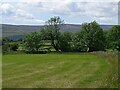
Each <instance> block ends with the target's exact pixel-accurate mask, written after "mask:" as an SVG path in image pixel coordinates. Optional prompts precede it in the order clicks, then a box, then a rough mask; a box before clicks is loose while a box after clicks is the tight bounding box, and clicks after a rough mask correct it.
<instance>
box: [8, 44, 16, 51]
mask: <svg viewBox="0 0 120 90" xmlns="http://www.w3.org/2000/svg"><path fill="white" fill-rule="evenodd" d="M9 47H10V50H11V51H17V49H18V44H17V43H11V44H9Z"/></svg>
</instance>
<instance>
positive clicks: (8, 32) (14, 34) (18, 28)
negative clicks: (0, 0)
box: [0, 24, 113, 39]
mask: <svg viewBox="0 0 120 90" xmlns="http://www.w3.org/2000/svg"><path fill="white" fill-rule="evenodd" d="M1 25H2V35H3V37H8V36H9V37H10V38H11V39H13V38H14V39H19V38H21V37H23V36H24V35H26V34H28V33H30V32H35V31H40V29H41V28H43V27H44V26H42V25H40V26H34V25H9V24H0V26H1ZM100 26H101V28H103V29H104V30H109V29H110V28H111V27H112V26H113V25H100ZM80 29H81V25H75V24H65V25H60V31H61V32H65V31H69V32H76V31H80Z"/></svg>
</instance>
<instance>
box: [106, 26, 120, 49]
mask: <svg viewBox="0 0 120 90" xmlns="http://www.w3.org/2000/svg"><path fill="white" fill-rule="evenodd" d="M107 41H108V48H111V49H113V50H114V49H117V50H119V51H120V26H113V27H112V28H111V29H110V30H109V32H108V34H107Z"/></svg>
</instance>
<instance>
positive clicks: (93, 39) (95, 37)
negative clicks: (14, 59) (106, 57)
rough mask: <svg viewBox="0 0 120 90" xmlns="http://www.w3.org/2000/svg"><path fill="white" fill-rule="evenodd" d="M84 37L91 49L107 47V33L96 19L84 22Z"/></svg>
mask: <svg viewBox="0 0 120 90" xmlns="http://www.w3.org/2000/svg"><path fill="white" fill-rule="evenodd" d="M81 33H83V34H82V35H83V36H82V38H83V40H84V44H85V46H87V47H88V48H89V51H100V50H104V49H105V35H104V31H103V29H102V28H101V27H100V25H99V24H98V23H96V22H95V21H93V22H91V23H84V24H82V31H81Z"/></svg>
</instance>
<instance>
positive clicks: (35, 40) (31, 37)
mask: <svg viewBox="0 0 120 90" xmlns="http://www.w3.org/2000/svg"><path fill="white" fill-rule="evenodd" d="M24 45H25V48H26V50H27V52H29V53H39V52H40V50H41V46H42V45H43V42H42V37H41V33H38V32H32V33H30V34H28V35H27V36H26V37H25V39H24Z"/></svg>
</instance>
